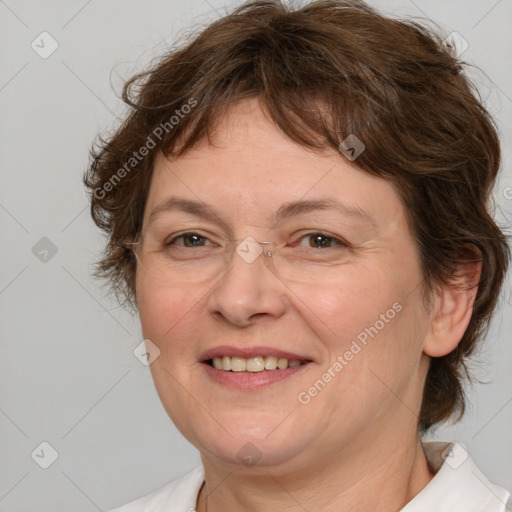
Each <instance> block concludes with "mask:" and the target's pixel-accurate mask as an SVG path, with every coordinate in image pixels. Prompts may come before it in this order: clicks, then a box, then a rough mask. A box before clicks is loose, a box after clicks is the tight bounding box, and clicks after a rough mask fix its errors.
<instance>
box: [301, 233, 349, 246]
mask: <svg viewBox="0 0 512 512" xmlns="http://www.w3.org/2000/svg"><path fill="white" fill-rule="evenodd" d="M304 241H305V242H306V244H307V246H308V247H312V248H313V249H329V248H334V247H348V244H346V243H345V242H344V241H343V240H340V239H339V238H336V237H334V236H331V235H326V234H324V233H307V234H306V235H304V236H303V237H301V239H300V245H303V243H302V242H304Z"/></svg>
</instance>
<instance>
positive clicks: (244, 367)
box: [208, 356, 308, 373]
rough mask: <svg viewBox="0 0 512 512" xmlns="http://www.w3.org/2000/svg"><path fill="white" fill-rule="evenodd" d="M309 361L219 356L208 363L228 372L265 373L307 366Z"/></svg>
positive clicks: (271, 357) (268, 357)
mask: <svg viewBox="0 0 512 512" xmlns="http://www.w3.org/2000/svg"><path fill="white" fill-rule="evenodd" d="M307 362H308V361H299V360H291V361H289V360H288V359H287V358H285V357H277V356H265V357H264V356H256V357H249V358H244V357H230V356H222V357H220V356H217V357H214V358H213V359H210V360H209V361H208V363H209V364H210V366H213V367H214V368H215V369H217V370H224V371H227V372H230V371H231V372H253V373H257V372H263V371H266V370H278V369H279V370H286V369H287V368H295V367H297V366H301V365H302V364H306V363H307Z"/></svg>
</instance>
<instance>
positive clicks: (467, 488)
mask: <svg viewBox="0 0 512 512" xmlns="http://www.w3.org/2000/svg"><path fill="white" fill-rule="evenodd" d="M422 445H423V450H424V452H425V456H426V458H427V461H428V464H429V466H430V467H431V469H432V471H433V472H435V476H434V478H433V479H432V480H431V481H430V482H429V483H428V484H427V485H426V487H424V488H423V489H422V490H421V491H420V492H419V493H418V494H417V495H416V496H415V497H414V498H413V499H412V500H411V501H410V502H409V503H408V504H407V505H406V506H405V507H404V508H402V509H401V511H400V512H505V511H506V510H512V507H508V508H507V505H506V504H507V500H508V499H509V497H510V493H509V492H508V491H507V490H505V489H503V488H502V487H499V486H497V485H494V484H492V483H491V482H489V480H487V478H486V477H485V476H484V475H483V474H482V473H481V471H480V470H479V469H478V468H477V467H476V465H475V464H474V462H473V461H472V460H471V458H470V457H469V455H468V453H467V451H466V450H465V449H464V447H463V446H462V445H460V444H459V443H442V442H434V441H423V442H422ZM203 481H204V469H203V467H202V466H200V467H198V468H196V469H194V470H193V471H191V472H190V473H188V474H186V475H185V476H183V477H182V478H180V479H178V480H175V481H173V482H171V483H169V484H167V485H165V486H164V487H162V488H160V489H158V490H156V491H154V492H152V493H151V494H148V495H146V496H143V497H142V498H139V499H137V500H135V501H131V502H130V503H127V504H126V505H124V506H122V507H119V508H116V509H114V510H112V511H110V512H194V511H195V506H196V502H197V496H198V494H199V489H200V488H201V485H202V484H203ZM509 503H510V502H509ZM510 505H512V503H510Z"/></svg>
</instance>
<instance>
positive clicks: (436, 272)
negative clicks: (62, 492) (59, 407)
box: [85, 0, 509, 512]
mask: <svg viewBox="0 0 512 512" xmlns="http://www.w3.org/2000/svg"><path fill="white" fill-rule="evenodd" d="M135 85H137V86H139V88H138V93H137V94H134V91H133V88H134V86H135ZM123 97H124V99H125V101H126V102H127V103H128V104H129V105H131V107H132V111H131V114H130V115H129V117H128V118H127V120H126V122H125V123H124V124H123V125H122V126H121V127H120V128H119V130H118V131H117V133H115V135H114V136H113V137H112V138H111V139H109V140H108V141H102V143H101V144H100V145H99V146H98V147H97V148H96V149H95V150H93V160H92V163H91V166H90V169H89V171H88V173H87V175H86V177H85V183H86V185H87V187H88V188H89V190H90V192H91V201H92V214H93V218H94V220H95V221H96V223H97V224H98V225H99V226H100V227H101V228H102V229H104V230H105V231H106V233H107V234H108V236H109V242H108V246H107V249H106V253H105V257H104V259H103V260H102V261H101V262H100V263H99V267H98V275H101V276H103V277H108V278H109V279H110V280H111V283H112V285H113V287H114V289H115V291H116V292H117V293H118V294H119V295H120V296H124V297H125V298H126V299H127V300H128V302H129V303H130V304H132V306H133V307H134V308H136V310H137V311H138V314H139V317H140V321H141V325H142V332H143V334H144V337H145V342H146V353H145V354H144V355H145V357H146V358H147V360H148V363H149V364H150V368H151V372H152V376H153V379H154V382H155V386H156V389H157V391H158V394H159V396H160V399H161V401H162V403H163V405H164V407H165V409H166V411H167V412H168V414H169V416H170V417H171V419H172V420H173V421H174V423H175V424H176V426H177V427H178V428H179V429H180V431H181V432H182V433H183V435H184V436H185V437H186V438H187V439H188V440H189V441H190V442H191V443H192V444H193V445H194V446H196V447H197V449H198V450H199V451H200V453H201V459H202V467H200V468H197V469H196V470H195V471H193V472H192V473H189V474H188V475H186V476H185V477H183V478H182V479H180V480H178V481H176V482H172V483H170V484H169V485H167V486H166V487H164V488H161V489H158V490H157V491H155V492H154V493H153V494H151V495H149V496H146V497H142V498H140V499H139V500H136V501H134V502H132V503H129V504H127V505H125V506H124V507H121V508H119V509H116V511H119V512H135V511H150V510H151V511H154V512H156V511H170V510H173V511H187V510H193V509H194V508H195V509H196V510H197V511H198V512H203V511H206V510H208V512H215V511H218V510H223V511H225V510H229V511H234V510H258V511H269V510H323V511H330V510H333V511H334V510H336V511H339V510H352V511H356V510H357V511H359V510H361V511H363V510H365V511H366V510H375V511H396V510H403V511H406V512H419V511H425V510H429V511H432V510H435V511H437V512H439V511H441V512H442V511H448V510H450V512H455V511H461V512H462V511H464V512H471V511H474V512H476V511H486V512H491V511H493V512H494V511H496V512H497V511H504V510H505V503H506V502H507V499H508V497H509V493H508V492H507V491H506V490H505V489H503V488H501V487H499V486H496V485H493V484H492V483H491V482H489V481H488V480H487V478H486V477H485V476H484V475H483V474H482V473H481V472H480V470H479V469H478V468H477V467H476V465H475V464H474V463H473V462H472V460H471V458H470V457H469V455H468V453H467V451H466V450H465V449H464V447H463V446H462V445H460V444H458V443H434V442H430V443H428V442H425V441H422V437H423V436H424V434H425V433H427V432H428V431H430V430H431V429H432V428H433V427H434V426H436V425H438V424H440V423H442V422H444V421H446V420H448V419H450V418H455V419H460V417H461V416H462V414H463V412H464V405H465V398H464V392H463V382H464V377H465V368H466V367H465V363H466V361H467V358H468V357H469V356H470V355H471V353H472V352H473V351H474V350H475V347H476V346H477V343H478V342H479V341H480V340H481V339H482V337H483V334H484V332H485V328H486V326H487V324H488V322H489V320H490V318H491V316H492V313H493V311H494V308H495V305H496V302H497V297H498V294H499V290H500V287H501V285H502V282H503V278H504V275H505V273H506V269H507V265H508V259H509V252H508V247H507V245H506V240H505V237H504V235H503V234H502V232H501V231H500V229H499V228H498V227H497V225H496V224H495V222H494V221H493V219H492V217H491V216H490V214H489V212H488V209H487V202H488V199H489V195H490V192H491V189H492V185H493V183H494V181H495V179H496V175H497V172H498V168H499V165H500V150H499V141H498V138H497V135H496V131H495V129H494V126H493V122H492V120H491V119H490V117H489V115H488V113H487V112H486V111H485V109H484V108H483V107H482V105H481V104H480V103H479V102H478V101H477V100H476V99H475V97H474V96H473V94H472V93H471V87H470V84H469V83H468V80H467V78H466V77H465V76H464V74H463V73H462V69H461V66H460V65H459V63H458V61H457V59H456V57H455V56H453V55H452V54H451V53H450V51H449V49H448V48H446V47H444V46H443V45H442V42H441V40H440V38H438V37H437V36H435V35H434V34H433V33H431V32H429V31H428V30H426V29H425V28H423V27H421V26H419V25H416V24H414V23H412V22H402V21H397V20H393V19H390V18H387V17H384V16H382V15H381V14H379V13H377V12H376V11H374V10H372V9H371V8H370V7H368V6H367V5H366V4H364V3H363V2H359V1H349V0H343V1H335V0H324V1H320V2H313V3H311V4H309V5H308V6H305V7H304V8H301V9H299V10H295V11H294V10H292V9H290V8H287V7H285V6H283V5H282V4H281V3H279V2H275V1H259V2H254V3H251V4H247V5H245V6H242V7H240V8H238V9H237V10H236V11H235V12H234V13H233V14H232V15H229V16H226V17H224V18H222V19H220V20H218V21H216V22H215V23H213V24H212V25H211V26H210V27H208V28H206V29H205V30H204V31H203V32H202V33H201V34H199V35H198V36H197V37H196V38H195V39H194V40H192V41H190V42H189V43H188V44H186V45H185V46H183V47H182V48H181V49H179V50H176V51H174V52H172V53H171V54H169V55H166V56H164V57H163V58H162V60H161V61H160V62H159V63H158V64H157V65H156V66H155V67H154V69H152V70H151V71H149V72H147V73H145V74H141V75H139V76H136V77H134V78H133V79H131V80H130V81H129V82H128V83H127V85H126V86H125V90H124V93H123Z"/></svg>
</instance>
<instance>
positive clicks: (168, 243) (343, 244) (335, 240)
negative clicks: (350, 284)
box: [165, 231, 350, 249]
mask: <svg viewBox="0 0 512 512" xmlns="http://www.w3.org/2000/svg"><path fill="white" fill-rule="evenodd" d="M190 235H196V236H198V237H199V238H202V239H204V240H209V238H208V237H206V236H203V235H201V234H200V233H197V232H196V231H187V232H185V233H181V234H180V235H176V236H175V237H173V238H171V239H170V240H168V241H166V242H165V247H170V246H173V245H175V242H176V240H179V239H180V238H185V237H187V236H190ZM313 235H318V236H322V237H324V238H327V239H329V240H331V243H334V244H335V245H334V246H332V247H328V249H334V248H336V247H342V248H348V247H350V246H349V244H348V243H347V242H345V241H344V240H342V239H341V238H338V237H335V236H333V235H328V234H326V233H322V232H321V231H310V232H308V233H305V234H304V235H302V236H301V237H300V238H299V239H298V241H297V242H294V243H293V246H296V245H299V243H298V242H300V241H301V240H303V239H304V238H306V237H311V236H313ZM178 247H182V248H184V249H187V248H188V249H193V247H185V246H184V245H180V246H178ZM197 247H204V246H197ZM312 248H313V247H312ZM316 249H318V247H316Z"/></svg>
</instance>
